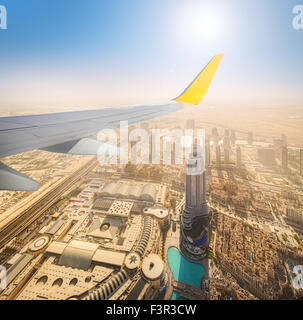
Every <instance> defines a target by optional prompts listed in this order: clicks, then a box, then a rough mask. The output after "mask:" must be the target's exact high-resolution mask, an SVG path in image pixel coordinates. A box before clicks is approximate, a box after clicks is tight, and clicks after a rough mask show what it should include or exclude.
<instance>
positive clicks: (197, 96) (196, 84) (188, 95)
mask: <svg viewBox="0 0 303 320" xmlns="http://www.w3.org/2000/svg"><path fill="white" fill-rule="evenodd" d="M222 58H223V54H217V55H215V56H214V57H213V58H212V59H211V60H210V62H209V63H208V64H207V66H206V67H205V68H204V69H203V70H202V71H201V72H200V73H199V74H198V76H197V77H196V78H195V79H194V80H193V81H192V82H191V83H190V85H189V86H188V87H187V88H186V89H185V90H184V91H183V92H182V94H181V95H180V96H178V97H177V98H175V99H173V100H175V101H180V102H187V103H192V104H195V105H198V104H199V103H200V102H201V100H202V99H203V97H204V96H205V94H206V92H207V90H208V88H209V85H210V83H211V81H212V79H213V77H214V75H215V73H216V71H217V69H218V67H219V64H220V62H221V60H222Z"/></svg>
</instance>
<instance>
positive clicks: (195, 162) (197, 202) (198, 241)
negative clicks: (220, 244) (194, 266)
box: [181, 142, 208, 260]
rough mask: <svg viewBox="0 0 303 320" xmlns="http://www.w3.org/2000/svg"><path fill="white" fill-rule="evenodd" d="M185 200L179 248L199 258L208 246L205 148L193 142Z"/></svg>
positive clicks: (188, 162)
mask: <svg viewBox="0 0 303 320" xmlns="http://www.w3.org/2000/svg"><path fill="white" fill-rule="evenodd" d="M185 196H186V200H185V208H184V210H183V213H182V220H181V221H182V236H181V248H182V251H183V253H184V254H185V255H187V256H189V258H191V259H192V260H201V259H203V258H204V257H205V256H206V254H207V247H208V207H207V203H206V181H205V150H204V148H203V150H202V148H198V146H197V142H195V144H194V148H193V152H192V153H191V154H190V156H189V159H188V161H187V172H186V195H185Z"/></svg>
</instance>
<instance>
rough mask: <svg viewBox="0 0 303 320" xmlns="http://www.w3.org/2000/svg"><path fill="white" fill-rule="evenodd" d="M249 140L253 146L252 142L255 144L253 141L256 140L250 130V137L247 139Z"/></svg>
mask: <svg viewBox="0 0 303 320" xmlns="http://www.w3.org/2000/svg"><path fill="white" fill-rule="evenodd" d="M247 141H248V144H249V145H250V146H251V145H252V144H253V142H254V138H253V133H252V132H251V131H250V132H248V139H247Z"/></svg>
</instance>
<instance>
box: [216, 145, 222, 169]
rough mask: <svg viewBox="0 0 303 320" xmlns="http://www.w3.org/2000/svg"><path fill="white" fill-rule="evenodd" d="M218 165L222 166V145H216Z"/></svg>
mask: <svg viewBox="0 0 303 320" xmlns="http://www.w3.org/2000/svg"><path fill="white" fill-rule="evenodd" d="M216 165H217V166H219V167H220V165H221V150H220V146H219V145H218V146H216Z"/></svg>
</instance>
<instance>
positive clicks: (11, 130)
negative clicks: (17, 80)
mask: <svg viewBox="0 0 303 320" xmlns="http://www.w3.org/2000/svg"><path fill="white" fill-rule="evenodd" d="M222 57H223V55H216V56H215V57H214V58H213V59H212V60H211V61H210V62H209V64H208V65H207V66H206V67H205V68H204V69H203V70H202V71H201V72H200V73H199V75H198V76H197V77H196V78H195V79H194V80H193V82H192V83H191V84H190V85H189V86H188V87H187V88H186V89H185V91H184V92H183V93H182V94H181V95H180V96H179V97H177V98H175V99H173V100H172V101H169V102H167V103H164V104H157V105H152V104H150V105H141V106H131V107H120V108H106V109H101V110H88V111H74V112H63V113H53V114H41V115H32V116H17V117H4V118H0V158H2V157H6V156H10V155H14V154H18V153H21V152H25V151H29V150H33V149H43V150H47V151H51V152H60V153H72V154H85V155H88V154H93V155H94V154H98V150H99V149H100V148H108V147H109V146H108V144H106V143H104V142H102V141H98V140H95V139H93V138H91V136H92V135H94V134H96V133H98V132H99V131H100V130H102V129H105V128H108V129H114V128H118V127H119V126H120V122H121V121H128V124H133V123H138V122H141V121H145V120H150V119H153V118H158V117H161V116H164V115H167V114H170V113H172V112H176V111H178V110H181V109H182V108H183V107H184V104H198V103H199V102H200V101H201V100H202V98H203V97H204V95H205V93H206V91H207V89H208V87H209V85H210V82H211V80H212V78H213V76H214V74H215V72H216V70H217V68H218V66H219V64H220V61H221V59H222ZM37 189H38V183H37V182H35V181H34V180H32V179H30V178H29V177H27V176H25V175H23V174H21V173H20V172H18V171H15V170H14V169H12V168H9V167H7V166H6V165H5V164H3V163H1V162H0V190H20V191H24V190H26V191H32V190H37Z"/></svg>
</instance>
